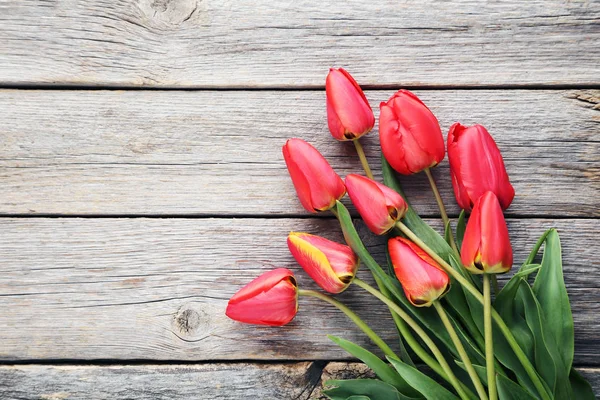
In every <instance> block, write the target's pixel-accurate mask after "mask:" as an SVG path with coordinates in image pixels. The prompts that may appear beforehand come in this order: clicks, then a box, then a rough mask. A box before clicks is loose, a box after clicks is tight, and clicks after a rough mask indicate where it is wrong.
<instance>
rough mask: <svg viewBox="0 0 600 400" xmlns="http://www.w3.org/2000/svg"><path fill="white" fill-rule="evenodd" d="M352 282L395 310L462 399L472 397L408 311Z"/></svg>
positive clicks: (379, 293) (375, 290)
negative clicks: (427, 350)
mask: <svg viewBox="0 0 600 400" xmlns="http://www.w3.org/2000/svg"><path fill="white" fill-rule="evenodd" d="M352 282H353V283H355V284H356V285H358V286H360V287H361V288H363V289H365V290H366V291H367V292H369V293H371V294H372V295H373V296H375V297H377V298H378V299H379V300H381V301H382V302H384V303H385V304H386V305H387V306H388V307H389V308H391V309H392V310H394V312H395V313H396V314H398V315H399V316H400V317H401V318H402V319H403V320H404V321H405V322H406V323H407V324H408V326H410V327H411V328H412V330H413V331H415V333H416V334H417V335H418V336H419V337H420V338H421V340H422V341H423V342H425V344H426V345H427V347H429V350H431V352H432V353H433V355H434V356H435V358H436V359H437V360H438V362H439V364H440V366H441V367H442V369H443V370H444V372H445V373H446V375H447V377H448V380H449V382H450V384H452V386H453V387H454V389H455V390H456V392H457V393H458V395H459V396H460V398H461V399H466V400H468V399H469V398H470V397H469V396H468V395H467V393H466V392H465V390H464V389H463V387H462V385H461V384H460V381H459V380H458V379H457V378H456V376H455V375H454V372H452V369H451V368H450V366H449V365H448V363H447V362H446V359H445V358H444V356H443V355H442V352H441V351H440V349H439V348H438V347H437V346H436V344H435V343H434V342H433V340H431V338H430V337H429V335H427V333H426V332H425V331H424V330H423V328H421V326H420V325H419V324H417V322H416V321H415V320H414V319H412V317H411V316H410V315H408V313H407V312H406V311H404V310H403V309H402V308H400V307H399V306H398V305H397V304H396V303H394V302H393V301H392V300H390V299H388V298H387V297H385V296H384V295H383V294H382V293H381V292H379V291H378V290H377V289H375V288H374V287H372V286H371V285H369V284H368V283H366V282H363V281H362V280H360V279H358V278H354V280H353V281H352Z"/></svg>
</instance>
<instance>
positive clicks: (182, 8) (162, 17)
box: [140, 0, 202, 25]
mask: <svg viewBox="0 0 600 400" xmlns="http://www.w3.org/2000/svg"><path fill="white" fill-rule="evenodd" d="M201 1H202V0H141V3H140V8H141V9H142V10H144V12H145V13H146V15H147V16H149V17H151V20H154V21H156V22H160V23H166V24H168V25H180V24H182V23H184V22H186V21H189V20H190V19H192V18H193V17H194V16H195V15H198V14H199V12H200V10H199V4H200V3H201Z"/></svg>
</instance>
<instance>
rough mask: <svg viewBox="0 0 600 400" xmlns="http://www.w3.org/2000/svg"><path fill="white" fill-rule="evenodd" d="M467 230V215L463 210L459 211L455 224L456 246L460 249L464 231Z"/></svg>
mask: <svg viewBox="0 0 600 400" xmlns="http://www.w3.org/2000/svg"><path fill="white" fill-rule="evenodd" d="M466 230H467V213H466V212H465V210H461V212H460V215H459V216H458V222H457V224H456V246H458V248H459V249H460V248H461V247H462V242H463V238H464V237H465V231H466Z"/></svg>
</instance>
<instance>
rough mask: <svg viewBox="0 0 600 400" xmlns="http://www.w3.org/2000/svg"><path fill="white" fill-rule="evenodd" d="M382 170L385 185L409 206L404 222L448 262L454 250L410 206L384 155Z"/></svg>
mask: <svg viewBox="0 0 600 400" xmlns="http://www.w3.org/2000/svg"><path fill="white" fill-rule="evenodd" d="M381 163H382V164H381V169H382V173H383V183H384V184H385V185H386V186H388V187H389V188H391V189H394V190H395V191H396V192H398V193H400V195H401V196H402V197H403V198H404V200H406V203H407V204H408V210H407V211H406V214H405V216H404V218H403V219H402V221H403V222H404V224H405V225H406V226H408V227H409V228H410V230H411V231H413V232H414V233H415V235H417V236H418V237H419V238H420V239H421V240H422V241H424V242H425V244H427V246H429V247H430V248H431V249H433V250H434V251H435V252H436V253H437V254H439V255H440V257H442V258H444V259H445V260H446V261H447V260H448V256H449V255H450V254H452V252H453V251H452V248H451V247H450V246H449V245H448V243H447V242H446V241H445V240H444V238H443V237H442V236H440V234H439V233H437V232H436V231H435V230H434V229H433V228H432V227H430V226H429V225H428V224H427V223H425V221H423V220H422V219H421V217H419V215H418V214H417V213H416V212H415V210H414V209H413V208H412V207H411V206H410V204H409V202H408V200H407V199H406V196H405V195H404V192H403V191H402V188H401V186H400V183H399V182H398V180H397V179H396V175H395V172H394V170H393V169H392V167H391V166H390V164H389V163H388V162H387V160H386V159H385V157H383V155H382V156H381Z"/></svg>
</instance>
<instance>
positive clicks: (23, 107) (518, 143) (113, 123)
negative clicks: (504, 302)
mask: <svg viewBox="0 0 600 400" xmlns="http://www.w3.org/2000/svg"><path fill="white" fill-rule="evenodd" d="M392 93H393V90H389V91H370V92H368V93H367V95H368V97H369V99H370V101H371V104H373V105H375V104H377V103H378V101H380V100H384V99H387V98H388V97H389V96H390V95H391V94H392ZM417 93H418V95H419V96H421V97H422V98H423V100H424V101H425V102H426V103H427V104H428V105H429V106H430V107H431V108H432V110H433V111H434V113H435V114H436V115H437V116H438V117H439V119H440V123H441V126H442V128H443V130H444V131H447V129H448V127H449V126H450V125H451V124H452V123H454V122H455V121H457V120H459V121H461V122H463V123H465V124H472V123H482V124H484V125H485V126H487V127H488V129H489V130H490V132H491V133H492V134H493V135H494V136H495V138H496V140H497V142H498V144H499V146H500V148H501V150H502V151H503V154H504V157H505V161H506V164H507V168H508V172H509V175H510V177H511V180H512V182H513V184H514V186H515V189H516V192H517V195H516V198H515V201H514V202H513V205H512V206H511V207H510V209H509V210H508V214H509V215H512V216H548V215H550V216H555V215H560V216H578V217H600V202H598V198H599V196H600V167H599V165H600V124H599V122H600V108H599V106H598V103H599V99H600V91H597V90H588V91H536V90H509V91H505V90H489V91H488V90H471V91H464V90H461V91H451V90H450V91H420V92H417ZM324 104H325V98H324V93H323V92H320V91H314V92H313V91H301V92H280V91H258V92H243V91H208V92H205V91H201V92H181V91H178V92H164V91H125V92H123V91H18V90H3V91H0V109H1V110H2V113H1V114H0V182H2V189H3V190H2V191H3V193H2V196H1V197H0V214H5V215H6V214H28V215H35V214H57V215H73V214H79V215H98V214H100V215H132V214H135V215H165V214H168V215H180V216H181V215H183V216H186V215H203V216H212V215H273V214H278V215H306V212H305V211H304V210H303V209H302V207H301V206H300V203H299V202H298V201H297V199H296V195H295V192H294V188H293V186H292V184H291V181H290V179H289V176H288V174H287V171H286V169H285V164H284V162H283V159H282V156H281V146H282V145H283V144H284V143H285V140H286V139H287V138H289V137H293V136H296V137H302V138H305V139H306V140H308V141H310V142H312V143H314V144H315V145H316V147H317V148H318V149H319V150H321V151H322V152H323V154H324V155H325V156H326V157H327V158H328V159H329V160H330V161H331V163H332V164H333V165H334V166H335V168H336V169H337V170H338V172H339V173H340V174H342V175H343V174H347V173H349V172H360V170H359V168H360V167H359V163H358V161H357V158H356V155H355V151H354V148H353V146H352V145H351V144H348V143H345V144H340V143H338V142H336V141H335V140H333V139H332V138H331V136H330V134H329V132H328V130H327V123H326V116H325V106H324ZM376 114H377V115H378V110H376ZM364 143H365V147H366V151H367V153H368V155H369V158H370V160H371V162H372V164H373V166H374V167H375V169H376V170H378V169H379V162H378V158H379V154H378V134H377V128H376V129H375V130H374V132H372V133H371V134H369V135H368V136H367V137H366V138H365V140H364ZM434 175H435V176H436V178H437V179H438V181H439V186H440V187H441V190H442V195H443V198H444V199H446V203H447V204H449V205H451V207H450V208H449V210H450V212H451V213H452V214H455V215H456V214H457V213H458V208H457V206H456V205H455V204H454V194H453V193H452V189H451V183H450V180H449V176H448V175H449V174H448V164H447V161H446V160H444V161H443V163H442V165H441V166H440V167H438V168H435V169H434ZM403 182H404V183H405V186H406V189H407V193H408V195H409V198H410V199H411V200H412V202H413V204H414V205H415V206H416V208H417V210H418V211H419V212H420V213H422V214H424V215H435V214H436V213H437V211H436V210H437V206H436V205H435V203H434V200H433V196H432V195H431V190H430V188H429V187H428V184H427V180H426V178H425V177H424V176H422V175H417V176H412V177H406V178H403Z"/></svg>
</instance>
